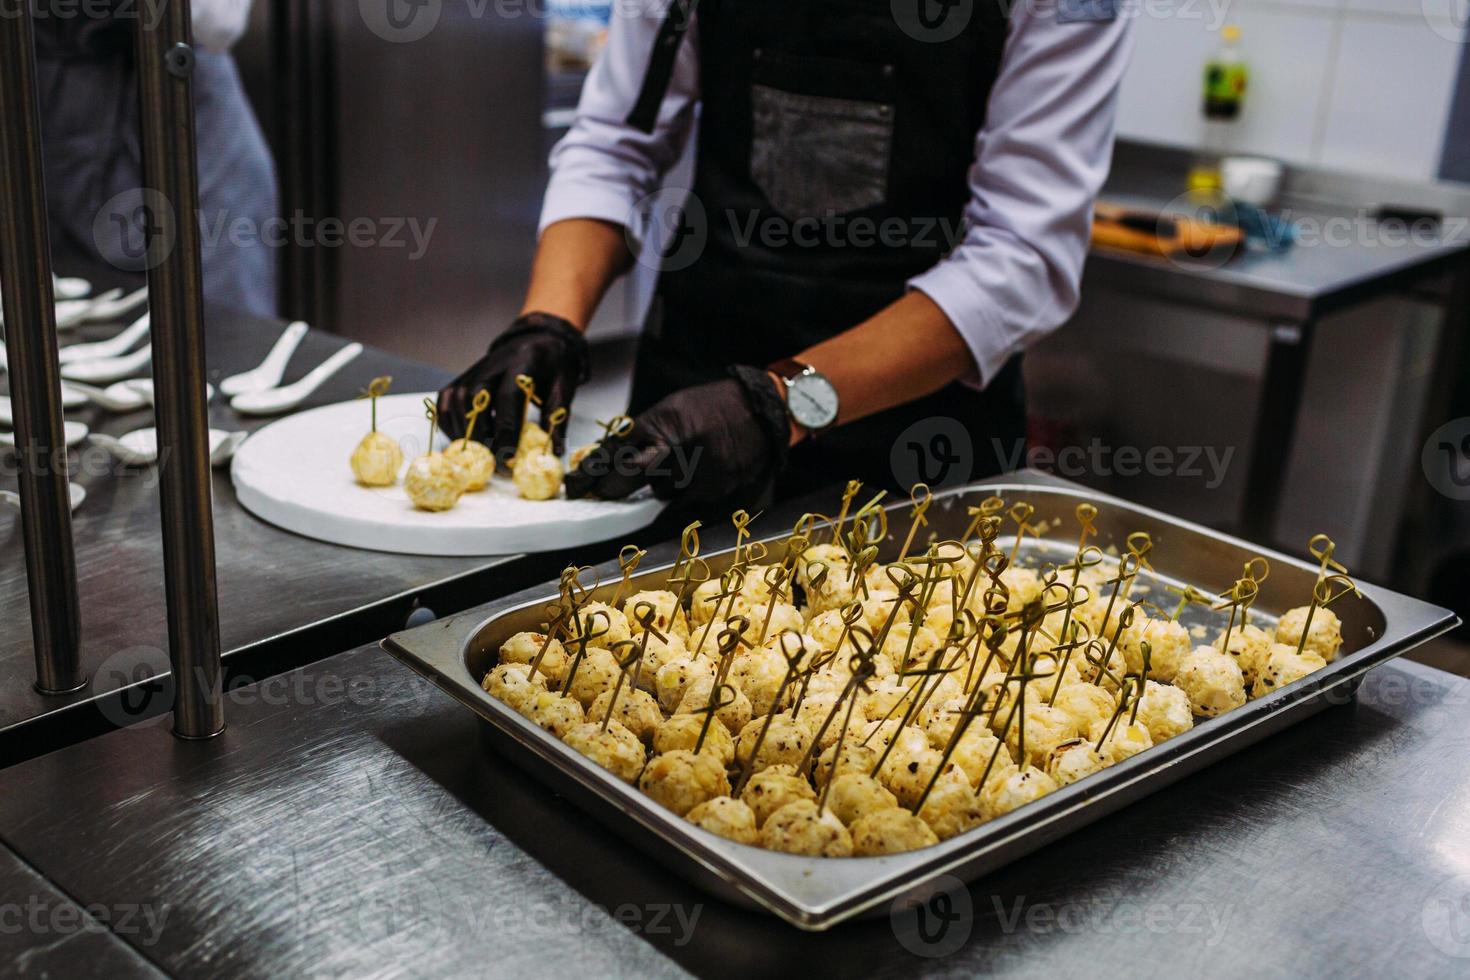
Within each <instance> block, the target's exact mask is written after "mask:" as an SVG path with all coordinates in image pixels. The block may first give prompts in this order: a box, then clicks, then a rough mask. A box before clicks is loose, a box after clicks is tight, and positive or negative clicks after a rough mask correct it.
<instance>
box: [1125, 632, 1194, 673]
mask: <svg viewBox="0 0 1470 980" xmlns="http://www.w3.org/2000/svg"><path fill="white" fill-rule="evenodd" d="M1145 641H1146V642H1147V643H1148V646H1149V660H1148V676H1149V677H1151V678H1153V679H1154V680H1156V681H1165V682H1168V681H1172V680H1173V679H1174V675H1175V674H1177V673H1179V665H1180V664H1181V663H1183V661H1184V658H1185V657H1187V656H1189V652H1190V651H1191V650H1192V649H1193V648H1194V641H1193V640H1191V639H1190V636H1189V630H1187V629H1185V628H1184V627H1183V626H1181V625H1180V624H1178V623H1175V622H1172V621H1170V620H1167V619H1154V618H1151V617H1148V616H1144V617H1141V618H1139V619H1137V620H1135V621H1134V622H1133V624H1132V625H1131V626H1129V627H1128V628H1127V629H1125V630H1124V631H1123V635H1122V636H1120V637H1118V649H1120V650H1122V651H1123V660H1124V662H1125V663H1127V665H1128V673H1130V674H1134V675H1135V676H1136V675H1138V674H1139V673H1141V672H1142V671H1143V644H1144V642H1145Z"/></svg>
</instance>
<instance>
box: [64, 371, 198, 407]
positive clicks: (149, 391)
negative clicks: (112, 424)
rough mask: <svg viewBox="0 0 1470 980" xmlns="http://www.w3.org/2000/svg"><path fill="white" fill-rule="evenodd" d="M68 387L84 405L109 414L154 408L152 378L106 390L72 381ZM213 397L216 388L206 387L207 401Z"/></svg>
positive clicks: (130, 381) (121, 382)
mask: <svg viewBox="0 0 1470 980" xmlns="http://www.w3.org/2000/svg"><path fill="white" fill-rule="evenodd" d="M66 387H68V388H71V389H73V390H74V391H76V393H77V394H78V395H79V396H80V397H81V399H82V403H83V404H85V403H86V402H89V401H90V402H92V403H93V404H95V405H97V406H98V407H99V408H105V409H106V410H107V411H109V412H136V411H137V410H138V409H140V408H151V407H152V406H153V379H152V378H128V379H127V380H125V381H117V382H114V383H113V384H110V385H108V386H107V387H106V388H98V387H96V386H94V385H88V384H82V383H81V382H77V381H72V382H67V384H66ZM213 397H214V386H213V385H205V386H204V398H205V401H208V400H210V399H212V398H213Z"/></svg>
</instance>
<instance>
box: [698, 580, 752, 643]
mask: <svg viewBox="0 0 1470 980" xmlns="http://www.w3.org/2000/svg"><path fill="white" fill-rule="evenodd" d="M724 590H725V587H724V584H723V583H722V582H720V580H719V579H710V580H709V581H708V582H701V583H699V585H697V586H695V588H694V597H693V599H692V600H691V601H690V603H689V619H690V621H691V624H692V625H698V626H703V625H705V624H706V623H708V622H710V621H711V620H712V619H714V618H716V616H717V615H718V616H719V618H721V619H728V618H729V617H731V616H745V617H747V618H749V616H750V607H751V602H750V597H749V596H748V595H745V594H743V593H739V592H737V593H735V594H734V595H732V596H725V597H724V598H720V597H719V594H720V593H721V592H723V591H724ZM710 635H711V636H713V635H714V631H712V632H711V634H710Z"/></svg>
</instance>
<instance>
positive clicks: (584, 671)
mask: <svg viewBox="0 0 1470 980" xmlns="http://www.w3.org/2000/svg"><path fill="white" fill-rule="evenodd" d="M572 661H573V662H575V661H576V657H575V656H573V657H572ZM567 671H568V673H570V672H571V666H570V664H569V665H568V667H567ZM621 673H622V670H621V668H619V667H618V662H617V660H615V659H614V658H613V655H612V654H610V653H608V652H607V651H606V650H604V649H602V648H601V647H588V648H587V652H586V653H584V654H583V655H582V662H581V663H580V664H577V672H576V673H575V674H572V677H571V684H570V685H569V686H568V688H567V692H566V693H568V694H570V695H571V696H572V697H574V698H576V699H577V700H578V701H581V702H582V707H584V708H590V707H592V702H593V701H596V700H597V698H598V696H599V695H602V694H605V693H607V692H608V691H611V690H612V689H613V688H614V687H615V686H616V685H617V683H618V675H619V674H621Z"/></svg>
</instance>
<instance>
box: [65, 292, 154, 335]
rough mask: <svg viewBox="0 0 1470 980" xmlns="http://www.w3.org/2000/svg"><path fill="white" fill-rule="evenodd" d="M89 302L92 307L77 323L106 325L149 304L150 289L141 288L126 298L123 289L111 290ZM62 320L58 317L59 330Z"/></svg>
mask: <svg viewBox="0 0 1470 980" xmlns="http://www.w3.org/2000/svg"><path fill="white" fill-rule="evenodd" d="M89 302H90V303H91V306H90V307H89V308H88V309H87V310H86V312H85V313H83V314H82V317H81V319H79V320H77V321H76V323H78V324H82V323H106V322H108V321H109V320H121V319H122V318H123V317H125V316H127V315H128V314H129V313H131V312H133V311H134V310H136V309H137V308H138V307H140V306H142V305H144V304H146V303H147V302H148V287H147V286H139V287H138V288H137V289H135V290H133V291H132V292H131V293H128V294H127V295H126V296H123V295H122V290H121V289H114V290H110V291H109V292H106V293H104V294H102V295H101V296H98V297H97V298H96V299H95V300H89ZM60 319H61V318H60V316H59V315H58V316H57V320H58V328H59V321H60Z"/></svg>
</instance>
